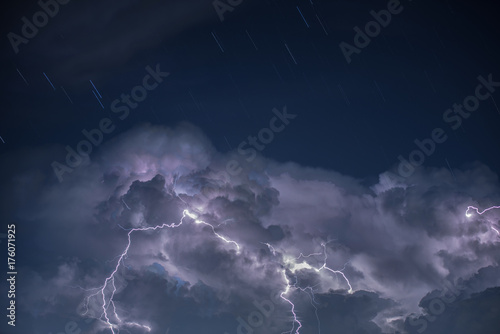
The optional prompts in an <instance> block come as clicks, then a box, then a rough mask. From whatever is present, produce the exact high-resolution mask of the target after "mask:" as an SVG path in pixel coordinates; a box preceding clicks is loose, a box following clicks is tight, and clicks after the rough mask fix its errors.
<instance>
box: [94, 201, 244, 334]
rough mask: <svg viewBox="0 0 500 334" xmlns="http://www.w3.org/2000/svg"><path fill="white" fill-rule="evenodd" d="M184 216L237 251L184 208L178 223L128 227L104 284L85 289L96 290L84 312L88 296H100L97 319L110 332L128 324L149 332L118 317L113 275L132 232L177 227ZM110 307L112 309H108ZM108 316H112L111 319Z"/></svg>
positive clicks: (121, 262)
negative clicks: (116, 260) (113, 266)
mask: <svg viewBox="0 0 500 334" xmlns="http://www.w3.org/2000/svg"><path fill="white" fill-rule="evenodd" d="M186 217H189V218H192V219H194V221H195V223H196V224H202V225H207V226H210V227H211V228H212V231H213V233H214V235H215V236H216V237H217V238H219V239H221V240H223V241H224V242H225V243H231V244H234V245H235V246H236V248H237V249H238V252H239V250H240V245H239V244H238V243H237V242H236V241H233V240H229V239H227V238H225V237H223V236H221V235H220V234H218V233H217V232H216V231H215V228H214V226H213V225H211V224H209V223H207V222H205V221H203V220H199V219H198V216H197V215H196V214H193V213H191V212H189V211H188V210H184V211H183V212H182V218H181V219H180V221H179V223H177V224H174V223H172V224H162V225H157V226H149V227H140V228H133V229H130V230H129V232H128V233H127V238H128V243H127V246H126V247H125V249H124V251H123V252H122V253H121V255H120V256H119V257H118V262H117V263H116V266H115V269H114V270H113V272H112V273H111V274H110V275H109V276H108V277H107V278H106V280H105V281H104V284H103V285H102V286H101V287H99V288H93V289H89V290H87V291H93V290H97V292H95V293H93V294H91V295H89V296H88V297H86V298H85V305H86V307H87V311H86V312H85V313H84V314H86V313H87V312H88V303H89V300H90V298H92V297H99V296H100V297H102V306H101V308H102V313H101V316H100V318H99V320H102V321H104V322H105V323H106V325H107V327H109V329H110V330H111V333H112V334H116V333H117V332H116V331H115V329H117V330H118V331H119V328H120V326H123V325H125V326H129V327H130V326H131V327H140V328H143V329H145V330H146V331H148V332H150V331H151V327H149V326H146V325H141V324H139V323H137V322H123V321H122V320H121V319H120V317H119V316H118V314H117V312H116V306H115V303H114V300H113V298H114V296H115V293H116V290H117V288H116V285H115V275H116V273H117V272H118V269H119V268H120V266H121V265H122V264H124V259H125V258H126V257H127V254H128V251H129V249H130V245H131V243H132V233H134V232H138V231H155V230H159V229H164V228H172V229H173V228H177V227H179V226H181V225H182V224H183V223H184V218H186ZM110 289H111V292H108V293H107V292H106V291H107V290H110ZM110 307H111V309H112V310H110ZM110 318H113V321H112V320H111V319H110Z"/></svg>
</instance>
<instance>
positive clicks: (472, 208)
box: [465, 206, 500, 236]
mask: <svg viewBox="0 0 500 334" xmlns="http://www.w3.org/2000/svg"><path fill="white" fill-rule="evenodd" d="M493 209H500V206H491V207H489V208H487V209H484V210H483V211H479V209H478V208H476V207H475V206H468V207H467V211H465V216H466V217H467V218H470V217H471V216H472V213H470V212H469V211H470V210H474V211H476V213H477V214H478V215H482V214H483V213H485V212H488V211H490V210H493ZM491 229H492V230H493V231H495V232H496V234H497V235H498V236H500V231H498V230H497V229H496V228H495V227H494V226H491Z"/></svg>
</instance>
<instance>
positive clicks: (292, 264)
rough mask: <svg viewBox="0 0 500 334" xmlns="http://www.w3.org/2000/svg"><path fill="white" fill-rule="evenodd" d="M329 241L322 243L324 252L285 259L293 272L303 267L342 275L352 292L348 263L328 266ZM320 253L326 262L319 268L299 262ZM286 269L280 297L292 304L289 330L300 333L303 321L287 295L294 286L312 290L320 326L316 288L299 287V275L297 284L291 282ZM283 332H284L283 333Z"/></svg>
mask: <svg viewBox="0 0 500 334" xmlns="http://www.w3.org/2000/svg"><path fill="white" fill-rule="evenodd" d="M327 243H328V242H326V243H321V247H322V248H323V252H321V253H311V254H308V255H304V254H303V253H300V255H299V256H298V257H296V258H291V259H287V260H285V264H286V265H287V267H288V270H290V272H291V273H293V274H295V272H296V271H297V270H301V269H312V270H314V271H316V272H318V273H319V272H321V271H322V270H327V271H329V272H331V273H333V274H335V275H341V276H342V277H343V278H344V280H345V281H346V283H347V285H348V286H349V290H348V293H349V294H352V293H353V292H354V290H353V288H352V285H351V282H350V281H349V279H348V278H347V277H346V275H345V274H344V273H343V270H344V269H345V266H346V265H347V264H345V265H344V268H342V269H341V270H334V269H332V268H330V267H328V266H327V260H328V254H327V252H326V245H327ZM263 244H265V245H267V246H268V247H269V250H271V251H272V250H274V248H273V247H272V246H271V245H269V244H267V243H263ZM273 255H275V253H273ZM319 255H323V256H324V262H323V265H322V266H321V267H319V268H314V267H312V266H311V265H310V264H309V263H307V262H305V261H304V262H300V263H297V261H298V260H300V259H301V258H308V257H311V256H319ZM286 270H287V269H283V270H282V274H283V278H284V281H285V283H286V286H285V289H284V290H283V291H282V292H281V294H280V297H281V299H283V300H284V301H285V302H287V303H288V304H290V306H291V312H292V316H293V322H292V329H291V330H290V331H289V332H288V333H290V334H293V333H294V331H295V334H300V328H302V323H301V322H300V320H299V319H298V316H297V313H296V312H295V304H294V303H293V302H292V301H291V300H290V299H289V298H287V297H285V296H286V295H287V294H288V293H289V292H290V290H291V289H292V287H293V288H295V289H299V290H301V291H303V292H306V291H307V290H309V291H310V293H311V295H310V297H311V305H313V307H314V309H315V314H316V318H317V319H318V328H320V327H319V326H320V321H319V317H318V313H317V311H318V309H317V307H316V305H314V304H313V302H316V301H315V299H314V290H313V287H305V288H301V287H298V286H297V276H296V275H295V284H294V285H291V284H290V280H289V279H288V276H287V273H286ZM296 324H297V328H296ZM282 334H283V333H282Z"/></svg>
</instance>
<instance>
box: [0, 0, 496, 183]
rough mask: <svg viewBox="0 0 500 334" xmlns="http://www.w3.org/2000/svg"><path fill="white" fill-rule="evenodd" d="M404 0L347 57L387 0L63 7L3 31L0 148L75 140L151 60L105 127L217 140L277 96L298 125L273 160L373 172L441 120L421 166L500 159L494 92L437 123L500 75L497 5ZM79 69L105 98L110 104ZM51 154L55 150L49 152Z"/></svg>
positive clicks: (253, 123) (257, 122)
mask: <svg viewBox="0 0 500 334" xmlns="http://www.w3.org/2000/svg"><path fill="white" fill-rule="evenodd" d="M27 3H28V5H26V6H18V8H8V9H6V10H5V11H4V13H3V15H4V16H6V17H7V20H6V21H3V26H4V30H3V31H5V32H11V31H12V32H16V33H19V31H20V28H21V24H22V22H21V20H20V18H21V17H22V16H23V15H25V16H29V15H30V14H32V13H34V12H35V11H36V10H38V9H39V8H38V6H37V5H36V4H35V3H34V2H33V3H29V2H27ZM297 6H298V7H299V8H300V9H301V12H302V14H303V15H304V18H305V19H306V21H307V22H308V23H307V24H308V25H309V28H308V27H307V26H306V23H305V22H304V21H303V19H302V18H301V16H300V13H299V11H298V10H297ZM401 6H402V8H403V9H402V11H401V12H400V13H399V14H396V15H392V19H391V22H390V23H389V25H388V26H387V27H386V28H382V31H381V33H380V34H379V35H377V36H376V37H374V38H373V39H372V41H371V42H370V44H369V45H368V46H367V47H365V48H364V49H362V51H361V53H359V54H353V55H352V62H351V63H350V64H348V63H347V61H346V59H345V58H344V55H343V54H342V52H341V49H340V47H339V44H340V43H341V42H342V41H344V42H347V43H350V44H353V38H354V35H355V32H354V30H353V28H354V27H355V26H359V27H364V25H365V24H366V23H367V22H369V21H370V20H373V18H372V17H371V16H370V14H369V11H370V10H375V11H379V10H382V9H384V8H386V7H387V2H384V1H380V2H378V3H373V2H350V1H349V2H343V1H340V2H337V1H335V2H333V1H318V2H314V5H311V3H310V2H309V1H302V2H301V1H296V2H293V3H290V2H285V1H283V2H279V1H252V2H248V1H246V2H243V3H242V4H241V5H239V6H237V7H235V9H234V11H232V12H229V11H228V12H225V13H224V21H223V22H221V21H220V20H219V18H218V16H217V13H216V11H215V9H214V8H213V6H212V3H211V2H210V1H192V2H183V5H181V6H180V7H179V6H176V5H175V2H174V3H173V2H172V1H167V2H164V3H163V5H161V6H160V7H158V6H157V5H155V4H154V2H148V1H146V2H143V3H142V4H141V5H131V6H122V7H121V8H115V7H113V5H104V4H92V3H88V4H81V3H78V2H74V3H73V2H70V3H68V4H67V5H61V8H60V12H59V13H58V14H57V15H56V16H55V17H54V18H53V19H50V21H49V23H48V25H47V26H45V27H43V28H40V31H39V32H38V34H37V35H36V36H35V37H34V38H33V39H32V40H30V42H29V43H28V44H26V45H24V44H21V45H20V47H19V53H18V54H14V51H13V49H12V47H11V45H10V43H9V41H8V39H7V38H5V39H4V52H3V53H2V57H3V61H2V66H3V67H4V68H3V69H2V73H4V89H3V91H4V93H5V97H4V101H5V102H4V105H5V108H4V109H3V110H4V112H3V118H2V123H1V127H0V135H1V136H2V138H4V140H5V141H6V143H7V144H5V145H2V146H1V149H2V151H3V152H6V151H9V150H12V149H17V148H19V147H22V146H30V145H31V144H32V143H34V142H36V143H37V144H47V145H50V144H62V145H72V146H75V145H76V143H78V141H80V140H81V139H82V137H81V134H80V131H81V130H82V129H84V128H87V129H90V128H93V127H95V126H96V124H98V122H99V120H100V119H101V118H102V117H104V116H106V115H112V113H111V111H110V104H111V102H112V101H113V100H114V99H115V98H117V97H119V96H120V94H121V93H124V92H130V90H131V88H132V87H134V86H135V85H137V84H138V83H139V82H140V80H141V79H142V77H143V76H144V74H145V71H144V68H145V67H146V66H147V65H150V66H154V65H155V64H157V63H159V64H161V68H162V70H164V71H168V72H170V73H171V76H170V77H169V78H168V79H167V80H166V81H165V82H164V83H163V84H162V85H160V87H159V88H158V89H156V90H154V91H153V92H152V93H150V95H149V96H148V98H147V99H146V100H145V101H144V102H142V103H141V104H140V106H139V107H138V108H137V109H135V110H133V112H132V113H131V115H130V117H128V118H127V120H126V121H124V122H120V123H119V124H118V129H117V131H116V132H114V134H117V133H119V132H122V131H126V130H128V129H130V128H132V127H134V126H135V125H136V124H138V123H142V122H150V123H153V124H163V125H172V124H176V123H178V122H179V121H189V122H191V123H193V124H196V125H198V126H200V127H201V128H202V129H203V131H205V132H206V133H207V134H208V135H209V137H210V138H211V139H212V140H213V142H214V144H215V145H216V147H217V149H219V150H221V151H227V150H229V149H230V147H231V148H236V147H237V146H238V144H239V143H240V142H241V141H243V140H244V139H245V138H246V137H247V136H248V135H250V134H254V133H255V134H256V132H258V130H259V129H261V128H262V127H263V126H265V125H266V124H267V122H268V121H269V118H270V115H271V110H272V109H273V108H274V107H282V106H284V105H286V106H287V107H288V109H289V111H290V112H291V113H294V114H299V115H300V118H299V119H300V121H299V122H297V123H296V124H294V125H293V126H292V127H290V129H287V130H286V131H285V132H283V133H282V134H280V135H279V136H278V137H277V138H276V140H275V141H273V143H272V144H271V145H268V147H266V149H265V151H264V152H263V153H264V155H266V156H268V157H271V158H273V159H277V160H278V161H296V162H299V163H301V164H304V165H308V166H313V167H324V168H332V169H335V170H338V171H340V172H343V173H347V174H350V175H353V176H356V177H360V178H365V177H369V176H375V175H377V174H378V173H380V172H382V171H384V170H387V169H388V168H391V167H392V166H393V165H394V164H395V163H396V162H397V161H398V160H397V157H398V156H399V155H400V154H401V155H403V156H406V157H408V155H409V153H410V152H411V151H412V150H413V149H415V145H414V144H413V140H414V139H423V138H427V137H429V136H430V133H431V130H432V129H434V128H436V127H442V128H445V127H446V130H447V131H448V132H449V136H450V140H448V141H446V142H445V143H444V144H443V145H440V146H438V148H437V151H436V153H435V154H433V155H432V156H431V157H430V158H427V160H426V162H425V164H426V165H429V166H437V167H441V166H445V164H446V162H445V158H446V159H448V161H449V163H450V165H451V166H452V167H460V166H462V164H464V163H467V162H471V161H475V160H480V161H482V162H484V163H486V164H488V165H489V166H491V167H492V168H494V169H496V170H498V169H499V168H500V165H499V161H498V159H497V157H498V155H497V154H495V153H494V152H495V150H496V148H497V147H498V142H499V140H498V139H499V138H498V131H496V129H497V124H498V121H499V118H500V112H499V111H498V110H497V108H496V107H495V105H494V102H493V101H494V100H493V99H495V101H496V99H498V98H497V97H496V94H493V99H488V100H487V101H485V102H483V103H481V105H480V108H479V109H478V111H477V112H475V113H474V114H473V116H472V117H470V118H469V119H467V120H465V121H464V122H463V124H462V127H461V128H459V129H458V130H457V131H451V129H450V127H449V126H448V124H445V123H444V122H443V120H442V115H443V113H444V112H445V110H446V109H448V108H450V107H451V106H452V104H453V103H461V102H462V101H463V99H464V98H465V97H467V96H468V95H470V94H471V93H473V91H474V89H475V87H476V85H477V80H476V77H477V76H479V75H483V76H487V75H488V74H490V73H492V74H493V78H494V80H500V79H495V78H500V74H499V72H498V69H499V67H498V61H497V59H498V43H496V40H497V39H496V38H497V36H498V24H496V23H495V22H496V19H495V16H494V13H495V10H494V5H493V4H491V3H489V2H474V3H472V2H470V3H453V4H451V3H449V2H447V1H438V2H432V3H430V2H425V1H413V2H408V1H403V2H402V3H401ZM181 7H182V8H181ZM151 13H154V15H152V16H148V15H151ZM316 15H317V17H318V18H319V19H320V20H321V23H320V21H319V20H318V18H317V17H316ZM321 24H323V26H324V28H325V29H324V30H323V28H322V26H321ZM212 33H214V35H215V36H217V37H218V40H219V41H220V43H221V45H222V47H223V49H224V52H222V51H221V49H220V48H219V46H218V44H217V42H216V40H215V39H214V37H213V36H212ZM247 33H248V34H249V35H250V36H251V38H252V40H253V43H255V46H256V47H257V49H255V47H254V45H253V43H252V40H250V38H249V36H248V35H247ZM327 33H328V35H327ZM5 34H6V33H5ZM285 44H286V46H288V47H289V49H290V51H291V52H292V55H293V56H294V58H295V61H296V62H297V64H295V63H294V59H292V57H291V55H290V54H289V53H288V51H287V48H286V46H285ZM16 69H19V71H20V72H21V73H22V74H23V75H24V77H25V78H26V80H27V81H28V83H29V85H28V86H27V85H26V84H25V83H24V81H23V80H22V78H21V77H20V75H19V74H18V73H17V70H16ZM43 72H45V73H46V74H47V75H48V76H49V78H50V79H51V80H52V82H53V84H54V86H55V87H56V88H57V89H56V90H55V91H54V90H53V89H52V87H51V86H50V84H49V83H48V82H47V80H46V79H45V77H44V76H43ZM88 80H93V82H94V83H95V84H96V86H97V87H98V89H99V91H100V92H101V94H102V95H103V99H102V103H103V105H104V106H105V109H104V110H103V109H101V107H100V105H99V104H98V101H97V100H96V99H95V97H94V95H93V94H92V87H91V85H90V83H89V81H88ZM60 86H63V87H64V88H65V90H66V92H67V93H68V94H69V96H70V97H71V99H72V100H73V102H74V104H71V103H69V100H68V99H67V98H66V96H65V94H64V92H63V91H62V89H61V88H60ZM343 94H345V96H346V97H345V98H344V95H343ZM346 99H347V101H348V102H346ZM112 116H114V115H112ZM115 118H116V117H115ZM224 137H225V138H227V142H226V140H225V139H224ZM106 139H110V138H109V137H108V138H106ZM292 148H293V149H292ZM61 157H64V151H62V152H61V155H59V156H57V155H56V156H54V157H53V158H54V159H58V158H59V159H60V158H61Z"/></svg>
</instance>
